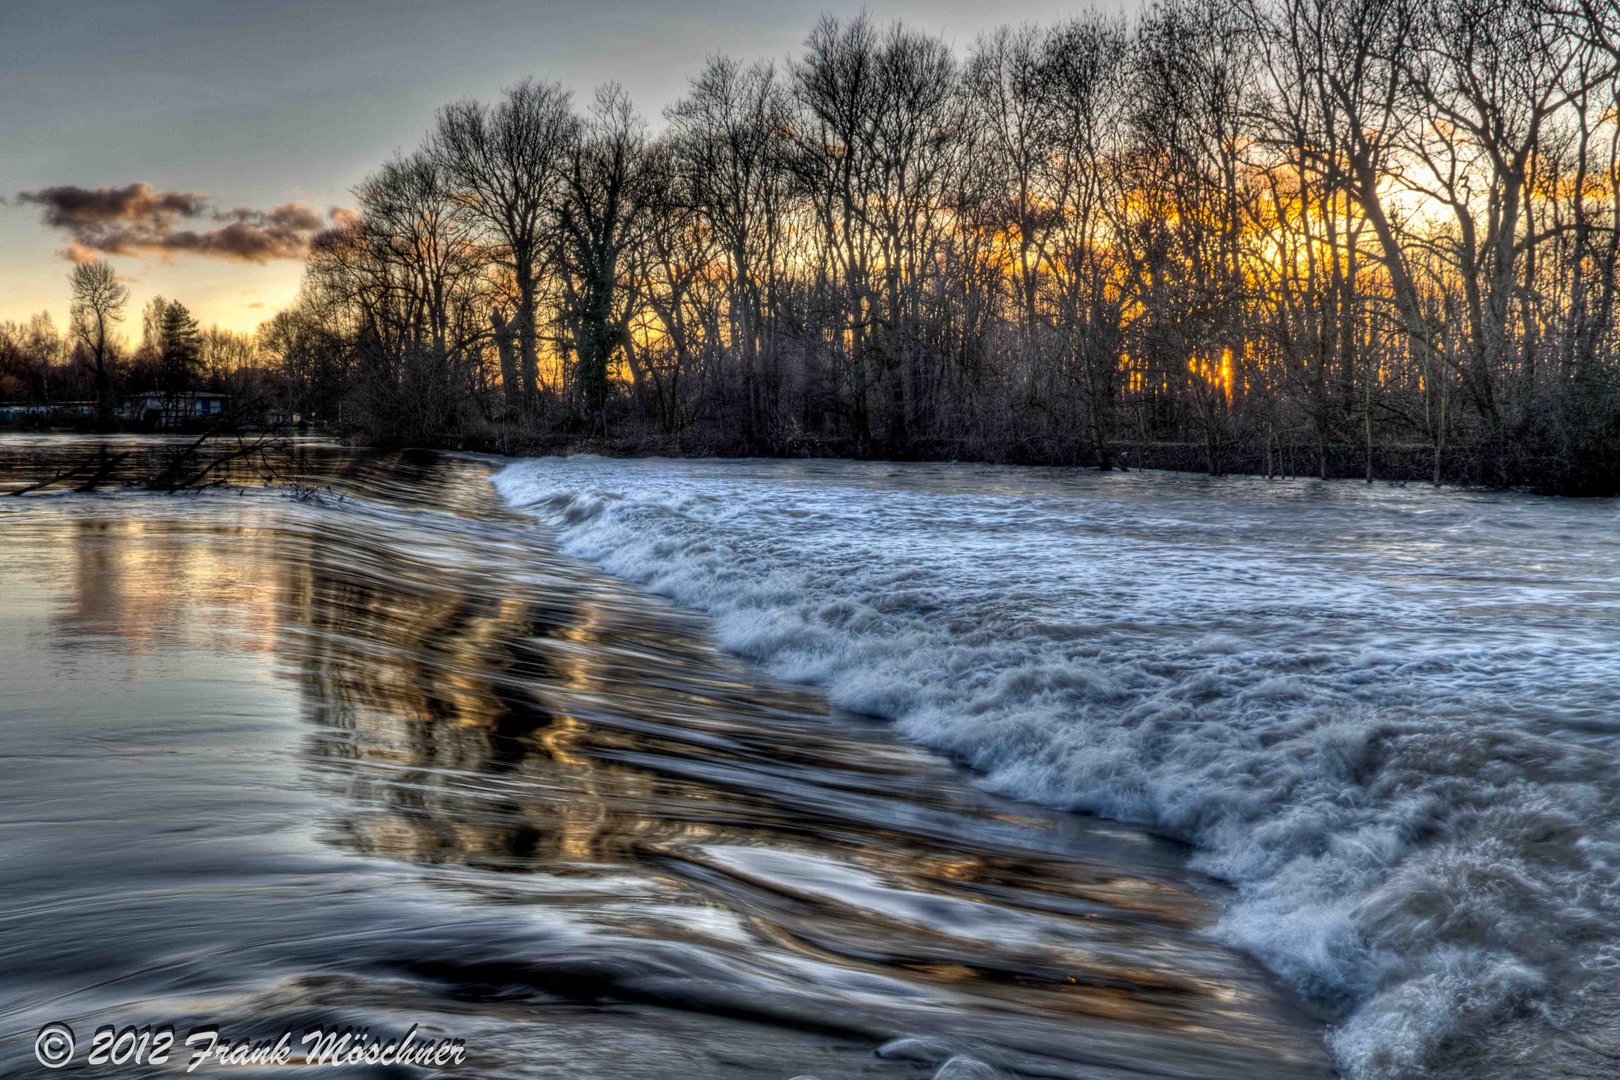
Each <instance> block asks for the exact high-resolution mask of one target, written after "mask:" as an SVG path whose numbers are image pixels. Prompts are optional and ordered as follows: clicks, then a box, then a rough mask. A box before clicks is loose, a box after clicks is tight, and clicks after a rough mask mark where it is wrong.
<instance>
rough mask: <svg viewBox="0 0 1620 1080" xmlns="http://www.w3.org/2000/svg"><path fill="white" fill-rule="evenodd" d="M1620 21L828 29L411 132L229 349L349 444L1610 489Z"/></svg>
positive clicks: (1484, 0) (1426, 6)
mask: <svg viewBox="0 0 1620 1080" xmlns="http://www.w3.org/2000/svg"><path fill="white" fill-rule="evenodd" d="M1617 102H1620V7H1617V6H1616V5H1615V4H1613V3H1612V2H1611V0H1161V2H1160V3H1158V4H1156V5H1155V6H1154V7H1152V8H1151V9H1149V10H1147V11H1145V12H1143V13H1141V14H1140V15H1138V16H1135V17H1133V18H1125V17H1116V16H1112V15H1107V14H1103V13H1100V12H1095V11H1093V12H1088V13H1083V14H1080V15H1079V16H1077V17H1075V18H1073V19H1070V20H1067V21H1064V22H1061V23H1057V24H1055V25H1047V26H1018V27H1004V28H1001V29H997V30H994V31H991V32H988V33H986V34H984V35H982V36H981V37H980V38H979V39H978V40H977V41H975V42H974V43H973V44H972V45H971V46H970V47H967V48H965V49H962V50H956V49H953V48H952V47H951V46H949V45H948V44H947V43H946V42H944V41H943V40H942V39H940V38H938V37H935V36H931V35H929V34H927V33H923V32H920V31H918V30H915V29H912V28H908V27H906V26H903V25H899V24H882V23H879V22H877V21H874V20H872V19H870V18H866V17H861V18H855V19H848V20H839V19H833V18H826V19H823V20H822V21H821V22H819V23H818V24H817V25H816V26H815V27H814V29H813V30H812V31H811V32H810V34H809V36H808V37H807V39H806V40H805V42H804V45H803V47H802V49H801V50H800V51H799V52H798V54H797V55H795V56H794V57H792V58H791V59H790V60H788V61H786V62H785V63H781V64H777V63H770V62H753V63H745V62H742V61H738V60H733V59H729V58H715V59H712V60H710V61H709V62H708V63H707V65H706V66H705V67H704V68H703V70H701V71H700V72H698V73H696V75H695V76H694V77H693V78H692V79H691V81H690V84H689V87H688V89H687V92H686V94H685V95H684V96H683V97H682V98H681V100H679V101H678V102H677V103H676V104H674V105H673V106H671V107H670V108H669V109H667V110H665V112H664V114H663V117H662V123H661V124H658V125H657V126H656V128H655V126H654V125H653V124H650V123H649V122H648V121H647V120H646V119H644V118H643V117H641V116H640V115H638V114H637V112H636V111H635V109H634V108H633V107H632V104H631V102H630V101H629V100H628V98H627V96H626V95H625V93H624V91H623V90H622V89H620V88H619V87H617V86H614V85H611V84H610V85H608V86H606V87H604V88H602V89H600V90H598V91H597V92H596V93H595V94H594V95H593V96H592V97H591V98H590V99H589V100H588V101H587V102H585V103H583V104H582V105H581V104H578V103H576V102H575V101H574V99H573V97H572V96H571V95H570V93H569V92H567V91H566V90H564V89H563V88H562V87H560V86H558V85H555V84H551V83H546V82H542V81H535V80H527V81H524V82H522V83H520V84H518V85H516V86H514V87H511V88H509V89H508V90H506V91H505V92H504V93H503V95H502V96H501V97H500V98H499V99H498V100H496V101H493V102H476V101H464V102H458V103H455V104H451V105H448V106H446V107H444V108H443V109H441V110H440V111H439V113H438V114H437V116H436V118H435V121H434V123H433V125H432V127H431V129H430V130H429V131H428V132H427V133H426V134H425V137H424V139H423V141H422V143H421V145H420V146H419V147H418V148H416V149H414V150H411V151H409V152H401V153H398V154H396V155H395V156H394V157H393V158H392V159H391V160H389V161H387V162H385V163H383V164H382V165H381V167H380V168H378V169H377V170H376V171H375V172H374V173H372V174H371V175H370V176H368V177H367V178H366V179H365V180H364V182H362V183H361V184H360V185H359V186H358V187H357V188H356V189H355V192H354V194H355V198H356V201H357V207H358V211H357V213H355V214H354V215H353V216H352V217H351V218H349V219H346V220H345V221H344V222H343V223H341V224H340V225H339V226H338V227H335V228H333V229H331V230H329V231H328V232H326V233H324V234H322V235H321V236H320V237H319V238H318V239H317V240H316V242H315V243H314V245H313V248H312V251H311V253H310V255H309V258H308V262H307V266H306V272H305V281H304V286H303V289H302V292H301V295H300V298H299V300H298V302H297V304H296V305H295V306H294V307H292V308H291V309H289V310H286V311H283V312H281V313H279V314H278V315H276V316H275V317H274V318H273V319H272V320H271V321H270V322H269V323H267V324H266V325H265V326H264V327H263V328H262V329H261V332H260V335H259V345H260V346H261V348H262V349H263V350H264V351H265V353H266V354H267V355H269V356H270V357H272V358H273V360H274V363H275V365H276V366H277V367H278V369H279V371H280V375H281V378H282V379H283V380H284V385H285V393H286V394H287V396H288V400H289V402H291V403H292V407H293V408H294V410H295V411H299V412H301V413H303V414H305V415H316V416H325V417H332V416H335V415H336V414H337V413H338V411H339V409H340V407H341V408H342V410H343V415H344V417H345V421H346V423H348V424H350V425H352V426H354V427H355V428H356V429H357V430H358V431H359V432H360V433H361V434H363V435H364V436H366V437H369V438H371V439H374V440H378V441H388V442H433V443H459V444H476V445H485V446H490V447H494V448H500V449H521V448H524V447H533V446H536V445H547V444H548V442H549V443H555V442H557V441H562V440H574V441H579V440H603V439H606V440H609V441H614V442H617V443H618V444H619V445H624V446H629V447H635V446H645V447H650V448H682V449H687V450H704V451H711V452H751V453H775V454H796V453H844V454H855V455H872V456H889V457H898V458H908V457H924V458H955V457H961V458H982V459H990V460H1006V461H1031V462H1053V463H1083V464H1091V465H1096V466H1100V467H1103V468H1109V467H1114V466H1120V465H1123V466H1151V465H1167V466H1173V467H1183V468H1187V467H1192V468H1200V469H1207V470H1208V471H1210V472H1212V473H1219V472H1226V471H1239V470H1241V471H1253V472H1264V473H1266V474H1279V473H1289V474H1295V473H1303V474H1319V475H1322V476H1328V475H1354V476H1362V475H1365V476H1366V477H1368V478H1369V479H1370V478H1372V477H1373V476H1375V475H1378V476H1388V477H1392V478H1402V479H1417V478H1422V479H1432V480H1433V481H1435V482H1441V481H1457V482H1465V483H1479V484H1491V485H1531V486H1534V487H1536V488H1538V489H1541V490H1549V491H1565V492H1598V491H1605V492H1612V491H1614V490H1615V488H1616V482H1617V481H1616V477H1617V474H1620V336H1617V333H1616V313H1615V298H1616V289H1617V286H1620V259H1617V257H1620V199H1617V197H1616V196H1617V191H1620V115H1617Z"/></svg>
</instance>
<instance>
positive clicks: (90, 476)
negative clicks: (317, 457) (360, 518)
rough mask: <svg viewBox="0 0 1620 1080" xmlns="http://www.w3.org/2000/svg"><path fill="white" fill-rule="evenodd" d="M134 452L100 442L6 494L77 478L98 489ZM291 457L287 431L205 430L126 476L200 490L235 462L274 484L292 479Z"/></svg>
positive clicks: (137, 483) (153, 485)
mask: <svg viewBox="0 0 1620 1080" xmlns="http://www.w3.org/2000/svg"><path fill="white" fill-rule="evenodd" d="M227 439H229V440H230V441H226V440H227ZM132 453H133V451H129V450H124V451H120V452H118V453H109V452H108V450H107V448H106V447H105V446H101V447H98V448H97V451H96V454H95V456H93V457H88V458H86V459H84V460H82V461H79V462H77V463H75V464H74V465H72V466H71V467H70V468H67V469H65V470H63V471H61V472H58V473H56V474H55V475H53V476H50V477H48V478H46V479H44V480H40V481H38V482H36V483H32V484H29V485H27V486H26V487H20V488H16V489H15V490H13V491H10V492H7V494H8V495H27V494H29V493H31V492H35V491H43V490H45V489H46V488H52V487H56V486H57V485H61V484H68V483H69V482H74V481H76V482H75V483H73V490H74V491H95V490H97V489H98V488H101V487H103V486H104V485H106V484H108V483H109V482H111V481H112V480H113V479H114V477H115V474H116V472H117V470H118V467H119V466H120V465H122V464H123V463H124V462H125V461H126V460H128V459H129V458H130V456H131V454H132ZM291 463H292V447H291V444H290V443H289V442H288V440H287V438H286V437H285V436H282V435H274V434H263V435H257V436H255V437H253V438H247V437H245V436H243V435H242V434H240V433H234V436H221V435H220V434H219V433H217V432H206V433H204V434H203V435H200V436H198V437H197V438H196V439H195V440H193V441H192V442H190V443H188V444H186V446H184V447H183V448H181V449H180V450H178V451H177V452H175V453H174V454H172V455H170V456H169V458H168V460H167V461H166V462H165V463H164V464H163V466H162V467H161V468H159V469H157V471H155V472H152V473H149V474H148V475H146V476H141V477H135V478H132V479H128V480H126V482H125V483H126V486H129V487H140V488H145V489H146V490H147V491H161V492H178V491H201V490H203V489H205V488H211V487H219V486H221V485H223V484H226V483H228V482H229V481H230V479H231V476H230V472H231V470H232V469H233V468H236V469H256V470H257V473H258V475H257V479H258V480H259V481H260V482H261V483H263V484H266V485H270V484H275V483H283V482H286V481H287V480H288V478H289V475H290V472H291V468H290V466H291Z"/></svg>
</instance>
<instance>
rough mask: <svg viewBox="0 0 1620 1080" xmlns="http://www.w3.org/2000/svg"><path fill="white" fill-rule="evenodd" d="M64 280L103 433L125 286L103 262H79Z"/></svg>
mask: <svg viewBox="0 0 1620 1080" xmlns="http://www.w3.org/2000/svg"><path fill="white" fill-rule="evenodd" d="M68 280H69V281H70V282H71V284H72V286H73V308H72V318H73V337H74V340H75V341H77V342H78V343H79V344H80V345H81V346H82V347H83V348H84V350H85V352H86V353H87V354H88V363H89V365H90V367H91V370H92V371H93V372H94V373H95V382H96V423H97V425H98V426H100V427H101V428H102V429H103V430H105V429H107V428H110V427H111V426H112V422H113V411H114V404H115V403H114V401H113V389H112V364H113V356H114V352H115V350H116V345H115V344H114V341H113V328H114V327H116V326H117V325H118V324H119V323H120V322H122V321H123V318H124V305H125V304H126V303H128V302H129V287H128V286H127V285H125V284H124V283H123V282H121V281H119V280H118V275H117V274H116V273H115V272H114V271H113V268H112V264H111V263H109V262H108V261H107V260H105V259H97V260H96V261H95V262H87V263H79V264H78V265H76V266H75V267H74V268H73V273H72V274H71V275H69V279H68Z"/></svg>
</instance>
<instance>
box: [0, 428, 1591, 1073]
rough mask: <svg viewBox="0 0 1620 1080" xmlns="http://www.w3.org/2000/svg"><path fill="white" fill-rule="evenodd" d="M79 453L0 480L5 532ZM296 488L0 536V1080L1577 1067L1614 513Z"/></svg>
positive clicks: (654, 467) (1243, 500) (1152, 486)
mask: <svg viewBox="0 0 1620 1080" xmlns="http://www.w3.org/2000/svg"><path fill="white" fill-rule="evenodd" d="M119 445H120V447H122V446H123V444H119ZM131 445H135V446H138V447H139V449H140V450H141V451H142V452H145V453H153V452H157V451H156V449H155V448H154V446H153V445H152V444H150V443H138V444H131ZM82 451H83V447H82V444H78V443H74V442H71V441H68V440H62V439H54V438H51V437H38V438H24V437H18V438H8V439H6V440H4V441H3V442H0V486H3V485H4V484H7V483H9V484H10V485H11V486H17V485H18V484H19V483H21V482H23V481H25V480H28V479H33V478H36V477H38V476H40V475H46V474H48V473H49V471H51V470H53V469H54V468H55V465H56V464H57V463H59V462H60V461H62V460H65V459H66V458H67V457H68V456H69V455H71V454H74V453H82ZM300 474H301V475H300V477H299V481H300V483H299V486H298V487H295V488H288V487H285V486H270V487H260V486H254V485H252V484H248V485H247V486H243V487H233V488H221V489H215V490H212V491H208V492H204V493H201V494H196V495H155V494H149V493H144V492H133V491H110V492H100V493H92V494H74V493H63V492H41V493H36V494H31V495H28V496H24V497H22V498H4V499H0V541H3V543H4V551H5V561H4V563H3V564H0V672H3V675H0V732H3V734H4V743H3V745H4V747H5V750H4V754H3V757H0V865H3V866H4V867H5V868H6V872H5V874H4V877H3V879H0V894H3V904H0V960H3V961H4V962H3V964H0V1071H5V1072H7V1073H11V1072H15V1073H18V1074H27V1073H28V1072H29V1070H31V1069H35V1068H36V1066H35V1065H34V1064H33V1057H34V1055H33V1052H32V1049H31V1047H32V1043H33V1038H34V1034H35V1032H36V1031H38V1030H39V1029H40V1027H41V1026H42V1025H44V1024H46V1023H50V1022H65V1023H68V1024H70V1025H71V1026H72V1027H73V1029H74V1031H75V1032H76V1033H77V1036H78V1041H79V1045H80V1053H81V1056H82V1053H83V1051H84V1049H85V1048H86V1047H87V1045H88V1043H89V1041H90V1032H92V1031H93V1030H94V1029H96V1028H97V1027H99V1026H100V1025H104V1024H111V1025H115V1026H123V1025H130V1024H133V1025H142V1024H151V1025H172V1026H174V1027H175V1028H177V1029H179V1030H180V1031H181V1032H182V1033H183V1032H184V1031H186V1030H187V1029H189V1028H192V1027H197V1026H203V1025H210V1024H211V1025H216V1026H217V1027H219V1028H220V1029H221V1030H222V1031H225V1032H228V1033H230V1034H231V1035H233V1036H243V1037H255V1038H264V1037H266V1036H272V1035H274V1034H275V1033H278V1032H280V1031H281V1030H283V1029H288V1030H292V1029H299V1030H302V1029H304V1028H307V1027H310V1026H323V1027H332V1026H335V1025H344V1024H348V1025H353V1026H355V1027H363V1028H367V1029H369V1030H372V1031H376V1032H383V1033H389V1032H391V1033H398V1032H403V1031H405V1030H407V1029H409V1028H410V1027H411V1026H412V1025H420V1026H421V1028H422V1030H423V1031H424V1032H437V1033H440V1034H445V1035H452V1036H455V1037H458V1038H461V1039H464V1040H465V1045H466V1052H467V1062H468V1065H467V1066H466V1067H465V1068H463V1069H459V1070H456V1069H452V1070H450V1072H451V1073H452V1074H455V1075H471V1076H489V1077H504V1076H537V1075H538V1076H559V1077H561V1076H568V1077H596V1076H601V1077H676V1076H693V1077H783V1078H788V1077H794V1076H816V1077H820V1078H821V1080H834V1078H840V1077H855V1076H861V1077H867V1076H871V1077H897V1078H898V1077H917V1078H921V1077H933V1076H936V1075H937V1076H942V1077H948V1078H951V1080H963V1078H969V1077H983V1076H995V1075H1001V1076H1042V1077H1077V1078H1079V1077H1084V1078H1088V1080H1098V1078H1116V1077H1118V1078H1123V1077H1149V1076H1150V1077H1186V1078H1191V1077H1211V1078H1223V1077H1243V1078H1245V1080H1249V1078H1253V1077H1279V1078H1288V1077H1324V1076H1330V1075H1334V1074H1335V1073H1340V1072H1342V1073H1343V1074H1345V1075H1349V1076H1354V1077H1361V1076H1368V1077H1371V1076H1403V1075H1413V1074H1415V1072H1416V1071H1417V1070H1429V1071H1431V1072H1432V1073H1434V1074H1436V1075H1453V1076H1504V1077H1506V1076H1537V1075H1546V1076H1568V1075H1576V1076H1583V1075H1591V1076H1599V1075H1605V1072H1604V1069H1605V1067H1606V1066H1607V1064H1608V1063H1609V1062H1608V1059H1607V1058H1606V1057H1605V1056H1604V1055H1605V1053H1606V1052H1608V1051H1610V1050H1611V1049H1613V1048H1614V1047H1615V1024H1614V1020H1615V1018H1616V1016H1617V1015H1620V1014H1617V1012H1616V1010H1615V997H1614V987H1615V973H1616V958H1617V957H1620V948H1617V937H1620V935H1617V931H1616V926H1617V925H1620V919H1617V913H1620V907H1617V900H1616V897H1617V894H1620V889H1617V886H1616V880H1615V875H1616V868H1617V867H1620V846H1617V827H1616V823H1617V821H1620V813H1617V806H1616V795H1615V793H1614V785H1613V783H1612V778H1613V776H1614V775H1615V766H1616V764H1617V762H1616V760H1615V759H1616V740H1615V715H1614V707H1613V701H1614V695H1613V687H1614V675H1615V670H1614V661H1615V632H1614V631H1615V626H1616V615H1617V614H1620V589H1617V581H1616V575H1615V571H1616V569H1617V568H1620V545H1617V539H1616V531H1615V529H1614V524H1615V519H1614V514H1613V509H1612V507H1610V506H1608V505H1600V504H1595V503H1579V502H1556V501H1550V500H1537V499H1531V498H1527V497H1519V496H1507V495H1489V496H1487V495H1470V494H1462V493H1450V492H1447V493H1432V492H1428V491H1415V490H1414V491H1401V490H1394V489H1388V488H1376V489H1370V490H1366V489H1363V488H1361V487H1359V486H1355V485H1348V484H1317V483H1306V482H1287V483H1283V482H1275V483H1267V482H1264V481H1259V480H1253V481H1250V480H1227V481H1210V480H1207V479H1202V478H1195V477H1183V476H1173V475H1151V474H1129V475H1124V476H1103V475H1098V474H1094V473H1082V472H1076V471H1071V470H1017V469H1004V468H989V467H983V466H945V465H903V466H897V465H876V464H860V463H834V462H757V461H755V462H747V461H745V462H670V461H637V462H623V461H608V460H603V459H593V458H571V459H543V460H535V461H528V462H516V463H510V464H507V463H501V462H493V461H487V460H480V459H476V458H471V457H457V456H450V455H435V454H425V453H399V454H381V453H367V452H359V451H347V450H341V449H338V448H334V447H329V446H322V445H318V444H314V445H307V446H305V447H303V448H302V450H301V464H300ZM240 479H251V478H250V477H247V476H243V477H240ZM70 1071H72V1070H70ZM177 1071H178V1068H177V1066H175V1065H173V1064H170V1065H166V1066H151V1067H149V1068H148V1069H146V1070H145V1071H143V1070H139V1069H135V1070H125V1071H123V1072H119V1073H117V1074H118V1075H152V1076H161V1075H173V1074H175V1073H176V1072H177ZM251 1071H252V1070H240V1069H239V1070H236V1073H237V1075H242V1074H244V1073H251ZM346 1073H347V1075H368V1074H367V1073H366V1072H365V1071H364V1070H363V1069H349V1070H346ZM272 1074H273V1075H285V1071H284V1070H266V1075H272ZM380 1074H385V1073H380Z"/></svg>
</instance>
